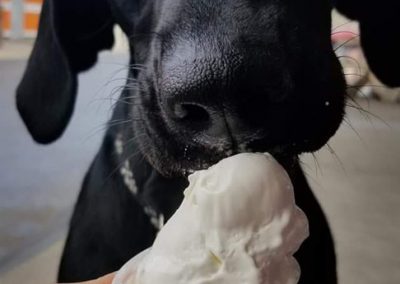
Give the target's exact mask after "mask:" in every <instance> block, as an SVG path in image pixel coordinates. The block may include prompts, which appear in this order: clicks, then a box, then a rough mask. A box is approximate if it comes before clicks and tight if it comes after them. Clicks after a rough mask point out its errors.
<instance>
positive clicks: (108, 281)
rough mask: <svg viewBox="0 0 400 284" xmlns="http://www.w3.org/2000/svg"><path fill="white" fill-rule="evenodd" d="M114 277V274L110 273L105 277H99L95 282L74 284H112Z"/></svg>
mask: <svg viewBox="0 0 400 284" xmlns="http://www.w3.org/2000/svg"><path fill="white" fill-rule="evenodd" d="M114 276H115V273H111V274H108V275H106V276H103V277H100V278H98V279H96V280H91V281H85V282H79V283H74V284H112V281H113V279H114ZM71 284H72V283H71Z"/></svg>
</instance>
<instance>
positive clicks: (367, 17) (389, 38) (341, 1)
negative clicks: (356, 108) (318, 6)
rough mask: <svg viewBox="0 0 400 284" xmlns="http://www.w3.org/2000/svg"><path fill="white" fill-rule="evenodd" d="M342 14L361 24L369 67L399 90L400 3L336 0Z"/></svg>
mask: <svg viewBox="0 0 400 284" xmlns="http://www.w3.org/2000/svg"><path fill="white" fill-rule="evenodd" d="M334 2H335V6H336V8H337V9H338V10H339V12H341V13H343V14H344V15H345V16H347V17H349V18H350V19H354V20H357V21H359V22H360V37H361V45H362V47H363V50H364V54H365V57H366V58H367V61H368V64H369V66H370V68H371V70H372V71H373V72H374V73H375V75H376V76H377V77H378V78H379V79H380V80H381V81H382V82H383V83H385V84H386V85H388V86H391V87H397V86H400V72H399V68H400V41H399V38H400V21H399V19H398V18H399V15H400V1H398V0H380V1H364V0H336V1H334Z"/></svg>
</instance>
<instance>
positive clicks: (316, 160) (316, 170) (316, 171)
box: [311, 152, 324, 176]
mask: <svg viewBox="0 0 400 284" xmlns="http://www.w3.org/2000/svg"><path fill="white" fill-rule="evenodd" d="M311 155H312V157H313V160H314V165H315V175H316V176H318V173H320V175H321V176H323V175H324V174H323V172H322V168H321V165H320V163H319V161H318V158H317V155H316V154H315V153H314V152H312V153H311Z"/></svg>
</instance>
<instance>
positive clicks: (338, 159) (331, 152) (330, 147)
mask: <svg viewBox="0 0 400 284" xmlns="http://www.w3.org/2000/svg"><path fill="white" fill-rule="evenodd" d="M326 147H327V148H328V151H329V153H330V154H331V155H332V156H333V157H334V158H335V160H336V161H337V162H338V163H339V165H340V167H341V168H342V170H343V173H344V174H345V175H346V176H348V174H347V170H346V167H345V166H344V164H343V162H342V160H341V159H340V157H339V155H338V154H337V153H336V151H335V150H334V149H333V148H332V146H331V145H330V144H329V143H326Z"/></svg>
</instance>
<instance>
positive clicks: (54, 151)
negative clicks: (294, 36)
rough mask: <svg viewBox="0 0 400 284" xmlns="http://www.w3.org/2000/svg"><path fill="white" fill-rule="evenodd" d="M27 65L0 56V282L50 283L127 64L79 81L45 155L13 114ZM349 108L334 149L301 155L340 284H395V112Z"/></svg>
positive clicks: (398, 173) (399, 172)
mask: <svg viewBox="0 0 400 284" xmlns="http://www.w3.org/2000/svg"><path fill="white" fill-rule="evenodd" d="M17 45H18V44H17ZM21 50H22V51H21V52H19V53H18V54H23V52H24V50H25V49H24V48H22V49H21ZM26 50H27V51H29V49H28V48H27V49H26ZM24 58H25V57H24V56H23V55H22V56H20V57H19V56H13V57H12V58H10V57H7V56H4V55H3V57H2V50H0V115H1V119H0V133H2V136H1V139H0V283H1V284H17V283H27V284H29V283H32V284H33V283H43V284H47V283H49V284H50V283H54V281H55V275H56V270H57V264H58V260H59V257H60V253H61V250H62V246H63V240H64V238H65V231H66V224H67V220H68V218H69V215H70V212H71V211H70V210H71V207H72V205H73V203H74V200H75V198H76V194H77V192H78V189H79V184H80V182H81V180H82V177H83V174H84V172H85V170H86V168H87V167H88V165H89V163H90V161H91V159H92V158H93V156H94V154H95V152H96V150H97V148H98V146H99V143H100V141H101V137H102V130H103V128H104V127H103V125H104V122H105V121H106V119H107V117H108V116H109V110H110V109H111V106H112V103H113V98H114V97H115V96H112V95H110V94H111V93H113V90H114V89H115V87H118V80H119V79H121V78H122V77H123V75H124V67H123V63H124V61H125V57H124V56H121V55H120V54H115V53H114V54H113V55H111V54H104V55H103V56H102V57H101V60H100V64H99V65H98V66H97V67H96V68H95V69H94V70H92V71H90V72H87V73H85V74H83V75H82V76H81V77H80V82H81V84H80V89H79V93H80V95H79V96H78V102H77V107H76V111H75V114H74V118H73V120H72V122H71V124H70V126H69V127H68V129H67V131H66V133H65V134H64V136H63V137H62V139H61V140H60V141H58V142H57V143H55V144H52V145H50V146H46V147H43V146H39V145H36V144H34V143H33V142H32V141H31V140H30V137H29V136H28V134H27V133H26V130H25V128H24V126H23V125H22V123H21V121H20V119H19V117H18V115H17V113H16V111H15V107H14V99H13V93H14V89H15V86H16V84H17V82H18V80H19V78H20V76H21V74H22V70H23V67H24V65H25V62H26V61H25V59H24ZM121 72H122V73H121ZM113 78H115V79H116V80H114V79H113ZM104 82H109V84H104ZM119 83H122V82H119ZM352 104H353V107H349V108H348V110H347V117H346V122H345V123H343V126H342V127H341V129H340V131H339V132H338V133H337V135H336V136H335V137H334V138H333V139H332V140H331V141H330V142H329V146H330V147H326V148H324V149H323V150H321V151H320V152H319V153H317V154H316V155H315V157H313V156H311V155H305V156H304V157H303V161H304V168H305V169H306V172H307V175H308V177H309V180H310V182H311V183H312V186H313V189H314V190H315V193H316V194H317V196H318V197H319V199H320V201H321V203H322V204H323V207H324V209H325V211H326V212H327V214H328V217H329V220H330V222H331V224H332V227H333V231H334V235H335V240H336V243H337V253H338V262H339V276H340V284H377V283H379V284H398V283H400V269H399V268H400V148H399V145H400V106H399V105H393V104H383V103H379V102H376V101H370V102H367V101H356V103H352ZM354 104H359V105H360V106H361V107H362V108H363V109H364V110H363V111H359V110H358V108H359V106H357V105H354Z"/></svg>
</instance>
